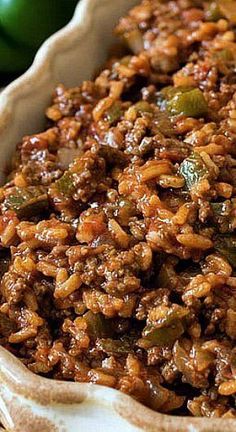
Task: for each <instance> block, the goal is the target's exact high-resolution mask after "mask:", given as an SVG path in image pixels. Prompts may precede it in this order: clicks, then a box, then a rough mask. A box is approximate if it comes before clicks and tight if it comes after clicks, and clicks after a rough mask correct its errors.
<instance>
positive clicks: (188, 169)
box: [179, 152, 209, 190]
mask: <svg viewBox="0 0 236 432" xmlns="http://www.w3.org/2000/svg"><path fill="white" fill-rule="evenodd" d="M179 173H180V174H181V175H182V176H183V177H184V179H185V183H186V186H187V188H188V189H189V190H191V189H192V187H193V186H195V185H196V184H197V183H198V182H199V181H200V180H202V179H203V178H205V177H208V175H209V171H208V169H207V167H206V165H205V164H204V162H203V159H202V158H201V156H200V154H199V153H197V152H196V153H192V154H191V155H190V156H189V157H187V158H186V159H184V161H183V162H182V163H181V165H180V167H179Z"/></svg>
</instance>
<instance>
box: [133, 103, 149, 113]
mask: <svg viewBox="0 0 236 432" xmlns="http://www.w3.org/2000/svg"><path fill="white" fill-rule="evenodd" d="M134 108H135V111H136V112H137V113H138V114H142V113H153V109H152V107H151V105H150V103H148V102H147V101H144V100H142V101H139V102H137V103H136V104H135V105H134Z"/></svg>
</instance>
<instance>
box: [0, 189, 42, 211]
mask: <svg viewBox="0 0 236 432" xmlns="http://www.w3.org/2000/svg"><path fill="white" fill-rule="evenodd" d="M3 206H4V208H5V209H11V210H14V211H15V212H16V214H17V216H18V217H19V218H25V217H32V216H35V215H37V214H38V213H40V212H41V211H44V210H47V209H48V197H47V193H46V191H45V189H44V188H43V187H42V186H29V187H25V188H18V187H17V188H15V189H14V191H13V192H12V193H11V194H9V195H8V196H7V197H6V198H5V200H4V202H3Z"/></svg>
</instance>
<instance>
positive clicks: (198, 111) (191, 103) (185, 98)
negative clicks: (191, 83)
mask: <svg viewBox="0 0 236 432" xmlns="http://www.w3.org/2000/svg"><path fill="white" fill-rule="evenodd" d="M167 109H168V111H169V112H170V114H171V115H180V114H181V115H185V116H188V117H196V118H198V117H202V116H204V115H205V114H207V111H208V105H207V102H206V99H205V97H204V95H203V93H202V91H201V90H199V89H198V88H194V89H192V90H189V91H184V92H183V91H179V92H177V93H176V95H175V96H173V97H172V98H171V99H170V100H169V101H168V102H167Z"/></svg>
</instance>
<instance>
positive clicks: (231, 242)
mask: <svg viewBox="0 0 236 432" xmlns="http://www.w3.org/2000/svg"><path fill="white" fill-rule="evenodd" d="M214 247H215V249H216V250H217V252H219V253H220V254H221V255H223V256H224V257H225V258H226V259H227V260H228V261H229V263H230V264H231V265H232V266H233V267H234V268H235V267H236V236H235V235H219V236H218V237H217V238H216V240H215V244H214Z"/></svg>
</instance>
